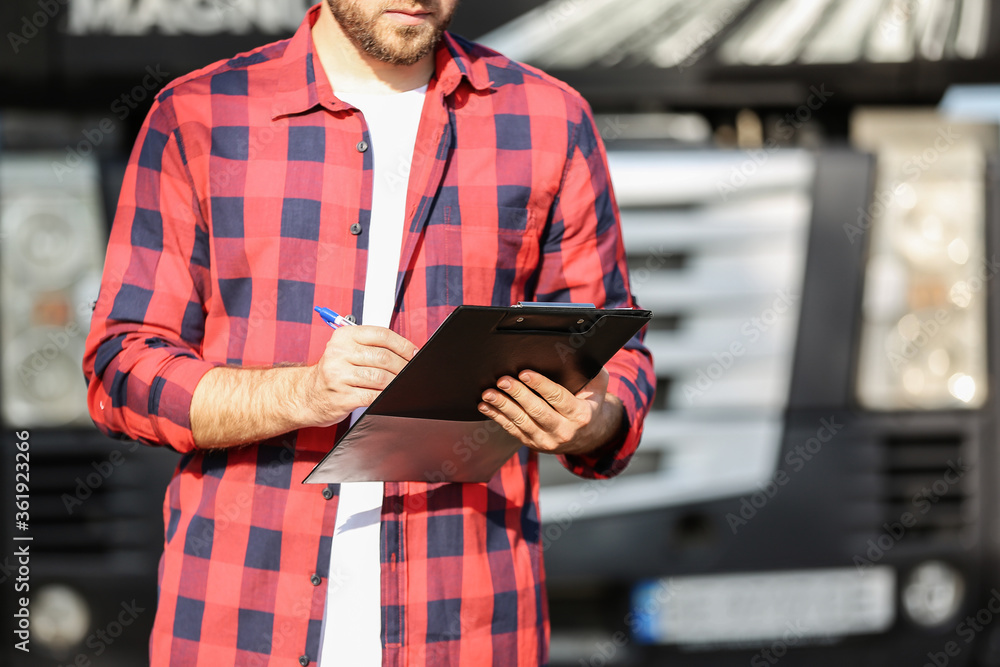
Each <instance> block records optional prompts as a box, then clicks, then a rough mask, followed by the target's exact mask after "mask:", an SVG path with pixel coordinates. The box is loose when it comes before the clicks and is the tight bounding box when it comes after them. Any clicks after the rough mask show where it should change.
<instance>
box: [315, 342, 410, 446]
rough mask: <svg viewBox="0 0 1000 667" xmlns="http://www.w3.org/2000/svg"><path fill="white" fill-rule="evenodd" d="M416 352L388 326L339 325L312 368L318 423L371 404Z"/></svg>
mask: <svg viewBox="0 0 1000 667" xmlns="http://www.w3.org/2000/svg"><path fill="white" fill-rule="evenodd" d="M416 353H417V347H416V346H415V345H414V344H413V343H411V342H410V341H408V340H406V339H405V338H403V337H402V336H400V335H399V334H397V333H396V332H394V331H392V330H390V329H386V328H384V327H373V326H355V327H348V326H345V327H340V328H338V329H337V330H336V331H334V332H333V335H332V336H330V340H329V341H328V342H327V344H326V349H325V350H324V351H323V356H322V358H320V360H319V362H318V363H317V364H316V365H315V366H312V367H310V370H311V377H312V384H311V385H310V386H311V392H310V396H309V404H310V405H311V406H314V409H315V410H316V419H317V425H318V426H330V425H332V424H336V423H338V422H340V421H342V420H343V419H344V418H346V417H347V416H348V415H349V414H351V412H353V411H354V410H355V409H357V408H363V407H368V406H369V405H371V404H372V402H373V401H374V400H375V399H376V398H377V397H378V395H379V394H380V393H381V392H382V390H383V389H385V388H386V387H387V386H388V385H389V383H390V382H392V380H393V378H395V377H396V375H397V374H398V373H399V372H400V371H401V370H403V366H405V365H406V364H407V363H409V361H410V360H411V359H413V355H415V354H416Z"/></svg>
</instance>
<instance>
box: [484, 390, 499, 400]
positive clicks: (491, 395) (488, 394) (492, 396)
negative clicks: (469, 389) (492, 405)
mask: <svg viewBox="0 0 1000 667" xmlns="http://www.w3.org/2000/svg"><path fill="white" fill-rule="evenodd" d="M496 397H497V395H496V394H494V393H493V392H492V391H488V392H486V393H485V394H483V400H484V401H493V400H495V399H496Z"/></svg>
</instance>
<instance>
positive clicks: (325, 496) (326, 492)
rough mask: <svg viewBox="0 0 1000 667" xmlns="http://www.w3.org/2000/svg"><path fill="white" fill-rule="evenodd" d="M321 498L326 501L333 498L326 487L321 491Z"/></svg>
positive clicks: (331, 492)
mask: <svg viewBox="0 0 1000 667" xmlns="http://www.w3.org/2000/svg"><path fill="white" fill-rule="evenodd" d="M323 497H324V498H325V499H326V500H329V499H330V498H333V491H331V490H330V487H326V488H325V489H323Z"/></svg>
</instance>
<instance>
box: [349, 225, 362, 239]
mask: <svg viewBox="0 0 1000 667" xmlns="http://www.w3.org/2000/svg"><path fill="white" fill-rule="evenodd" d="M351 233H352V234H354V235H355V236H357V235H358V234H360V233H361V223H360V222H355V223H354V224H353V225H351Z"/></svg>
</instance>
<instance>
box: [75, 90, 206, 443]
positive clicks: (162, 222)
mask: <svg viewBox="0 0 1000 667" xmlns="http://www.w3.org/2000/svg"><path fill="white" fill-rule="evenodd" d="M209 291H210V278H209V235H208V229H207V226H206V224H205V221H204V219H203V216H202V215H201V211H200V208H199V204H198V197H197V196H196V194H195V191H194V186H193V179H192V177H191V173H190V171H189V169H188V165H187V164H186V160H185V155H184V146H183V142H182V139H181V137H180V132H179V130H178V127H177V122H176V118H175V117H174V114H173V112H172V108H171V105H170V96H169V92H168V93H167V94H166V95H161V98H160V100H159V101H157V103H156V104H155V105H154V106H153V109H152V111H151V112H150V114H149V116H148V117H147V119H146V121H145V123H144V124H143V127H142V130H141V132H140V135H139V138H138V140H137V141H136V146H135V149H134V151H133V153H132V157H131V159H130V161H129V165H128V169H127V171H126V174H125V179H124V183H123V185H122V190H121V195H120V199H119V204H118V210H117V213H116V215H115V220H114V224H113V225H112V229H111V237H110V240H109V242H108V251H107V257H106V260H105V265H104V274H103V277H102V279H101V290H100V296H99V298H98V301H97V305H96V308H95V310H94V314H93V318H92V322H91V328H90V333H89V335H88V337H87V342H86V349H85V353H84V359H83V372H84V376H85V377H86V380H87V384H88V393H87V402H88V407H89V410H90V415H91V417H92V418H93V420H94V423H95V424H96V425H97V427H98V428H99V429H100V430H101V431H103V432H104V433H105V434H107V435H109V436H111V437H114V438H120V439H133V440H138V441H140V442H144V443H146V444H150V445H165V446H169V447H172V448H174V449H176V450H178V451H180V452H187V451H191V450H192V449H194V447H195V445H194V439H193V437H192V435H191V422H190V408H191V396H192V394H193V392H194V389H195V386H196V385H197V384H198V382H199V381H200V380H201V378H202V376H203V375H204V374H205V373H206V372H207V371H209V370H210V369H212V368H213V367H215V366H216V365H219V364H216V363H211V362H207V361H205V360H204V359H203V358H202V356H201V348H202V338H203V335H204V329H205V312H206V303H207V302H208V299H209V298H210V294H209Z"/></svg>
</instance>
